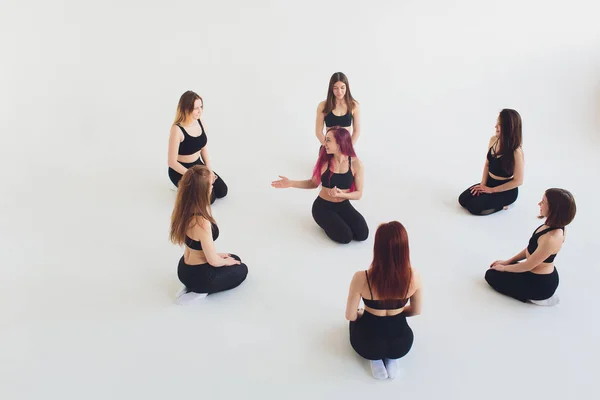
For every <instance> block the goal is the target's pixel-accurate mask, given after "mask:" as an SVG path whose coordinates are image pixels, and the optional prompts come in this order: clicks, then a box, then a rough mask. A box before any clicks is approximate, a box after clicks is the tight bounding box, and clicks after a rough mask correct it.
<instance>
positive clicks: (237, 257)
mask: <svg viewBox="0 0 600 400" xmlns="http://www.w3.org/2000/svg"><path fill="white" fill-rule="evenodd" d="M229 255H230V256H231V258H233V259H235V260H237V261H239V262H242V259H241V258H240V257H239V256H238V255H236V254H231V253H230V254H229Z"/></svg>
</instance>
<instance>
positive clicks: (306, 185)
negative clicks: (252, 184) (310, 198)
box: [271, 175, 319, 189]
mask: <svg viewBox="0 0 600 400" xmlns="http://www.w3.org/2000/svg"><path fill="white" fill-rule="evenodd" d="M279 178H281V179H279V180H276V181H273V182H271V186H273V187H274V188H277V189H287V188H291V187H293V188H296V189H316V188H318V187H319V182H317V181H316V180H315V179H313V178H311V179H305V180H303V181H292V180H290V179H288V178H286V177H285V176H281V175H279Z"/></svg>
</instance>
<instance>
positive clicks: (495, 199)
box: [458, 176, 519, 215]
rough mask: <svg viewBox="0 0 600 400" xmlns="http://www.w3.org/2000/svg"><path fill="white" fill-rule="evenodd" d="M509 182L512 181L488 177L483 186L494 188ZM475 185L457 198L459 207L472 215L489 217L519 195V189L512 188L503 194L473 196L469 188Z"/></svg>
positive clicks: (512, 201)
mask: <svg viewBox="0 0 600 400" xmlns="http://www.w3.org/2000/svg"><path fill="white" fill-rule="evenodd" d="M511 180H512V179H508V180H505V181H499V180H497V179H494V178H492V177H491V176H488V178H487V181H486V183H485V184H486V186H489V187H496V186H500V185H502V184H504V183H506V182H509V181H511ZM475 185H479V183H476V184H475ZM475 185H472V186H470V187H469V188H468V189H467V190H465V191H464V192H462V193H461V195H460V196H458V202H459V203H460V205H461V206H463V207H464V208H466V209H467V210H469V212H470V213H471V214H474V215H489V214H493V213H495V212H498V211H500V210H502V208H504V207H505V206H508V205H510V204H512V203H514V202H515V201H516V200H517V197H518V195H519V188H514V189H511V190H507V191H504V192H498V193H481V194H479V195H477V196H473V195H472V194H471V188H472V187H473V186H475Z"/></svg>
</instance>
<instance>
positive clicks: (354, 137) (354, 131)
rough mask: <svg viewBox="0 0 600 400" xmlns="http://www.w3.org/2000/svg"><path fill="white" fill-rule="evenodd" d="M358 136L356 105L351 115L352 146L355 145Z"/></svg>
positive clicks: (358, 125)
mask: <svg viewBox="0 0 600 400" xmlns="http://www.w3.org/2000/svg"><path fill="white" fill-rule="evenodd" d="M359 136H360V106H359V105H358V103H355V105H354V113H352V144H353V145H355V144H356V142H357V141H358V138H359Z"/></svg>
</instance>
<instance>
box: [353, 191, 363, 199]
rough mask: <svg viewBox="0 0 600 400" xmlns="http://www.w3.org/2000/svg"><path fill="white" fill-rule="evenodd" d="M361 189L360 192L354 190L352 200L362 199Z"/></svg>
mask: <svg viewBox="0 0 600 400" xmlns="http://www.w3.org/2000/svg"><path fill="white" fill-rule="evenodd" d="M362 195H363V194H362V191H360V192H354V200H360V199H362Z"/></svg>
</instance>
